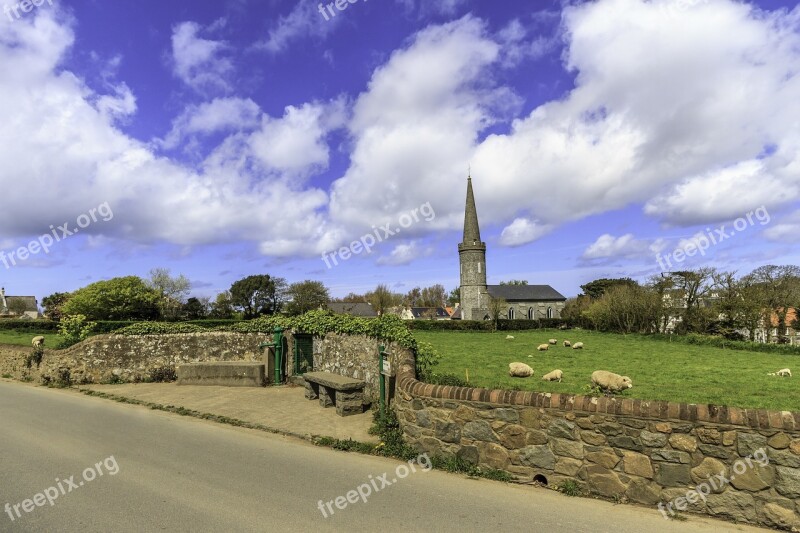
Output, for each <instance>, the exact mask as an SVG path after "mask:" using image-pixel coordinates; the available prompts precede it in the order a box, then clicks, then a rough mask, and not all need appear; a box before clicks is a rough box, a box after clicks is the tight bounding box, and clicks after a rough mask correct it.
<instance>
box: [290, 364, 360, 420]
mask: <svg viewBox="0 0 800 533" xmlns="http://www.w3.org/2000/svg"><path fill="white" fill-rule="evenodd" d="M303 379H304V380H305V382H306V398H307V399H309V400H315V399H317V398H319V404H320V405H321V406H322V407H331V406H335V407H336V414H338V415H339V416H349V415H357V414H361V413H363V412H364V387H365V386H366V383H365V382H364V381H361V380H358V379H353V378H348V377H345V376H340V375H339V374H333V373H331V372H306V373H305V374H303Z"/></svg>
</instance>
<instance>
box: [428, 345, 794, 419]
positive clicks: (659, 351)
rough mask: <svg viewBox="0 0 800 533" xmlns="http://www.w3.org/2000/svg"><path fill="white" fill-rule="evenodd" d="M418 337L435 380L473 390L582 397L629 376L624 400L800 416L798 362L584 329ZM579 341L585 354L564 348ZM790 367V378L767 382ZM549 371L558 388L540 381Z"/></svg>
mask: <svg viewBox="0 0 800 533" xmlns="http://www.w3.org/2000/svg"><path fill="white" fill-rule="evenodd" d="M508 334H509V333H507V332H496V333H486V332H462V331H415V332H414V336H415V337H416V338H417V339H418V340H419V341H425V342H429V343H431V344H432V345H433V346H434V348H436V350H437V351H438V352H439V353H440V354H441V355H442V360H441V362H440V363H439V365H438V366H437V367H436V368H434V369H433V371H434V372H435V373H436V374H452V375H455V376H457V377H459V378H460V379H462V380H464V379H466V377H467V374H468V375H469V384H470V385H471V386H475V387H488V388H514V389H521V390H534V391H540V392H563V393H570V394H582V393H586V392H587V389H586V386H587V385H589V377H590V376H591V374H592V372H594V371H595V370H609V371H611V372H616V373H617V374H622V375H625V376H630V378H631V379H632V380H633V389H630V390H628V391H626V392H625V393H623V394H622V395H621V396H623V397H631V398H640V399H643V400H668V401H673V402H686V403H713V404H717V405H730V406H736V407H744V408H763V409H777V410H790V411H800V365H798V364H797V363H798V362H800V356H798V355H782V354H771V353H761V352H748V351H738V350H728V349H722V348H715V347H709V346H695V345H687V344H683V343H676V342H669V341H668V340H657V339H652V338H648V337H647V336H642V335H619V334H613V333H597V332H592V331H585V330H567V331H559V330H531V331H514V332H510V334H511V335H513V336H514V339H513V340H506V335H508ZM550 338H555V339H558V345H556V346H550V349H549V350H548V351H545V352H538V351H536V347H537V346H538V345H540V344H542V343H546V342H547V341H548V339H550ZM565 339H566V340H569V341H571V342H572V343H575V342H583V343H584V346H585V348H584V349H583V350H573V349H570V348H565V347H564V346H563V341H564V340H565ZM512 362H522V363H526V364H528V365H529V366H530V367H531V368H533V370H534V376H533V377H530V378H512V377H510V376H509V375H508V364H509V363H512ZM781 368H789V369H791V370H792V371H793V372H794V373H795V376H794V377H792V378H781V377H774V376H768V375H767V373H768V372H775V371H776V370H779V369H781ZM554 369H560V370H562V371H563V372H564V380H563V381H562V382H561V383H548V382H544V381H541V377H542V376H543V375H544V374H546V373H548V372H550V371H551V370H554Z"/></svg>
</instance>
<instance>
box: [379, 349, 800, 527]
mask: <svg viewBox="0 0 800 533" xmlns="http://www.w3.org/2000/svg"><path fill="white" fill-rule="evenodd" d="M395 406H396V409H397V411H398V418H399V419H400V422H401V425H402V427H403V431H404V434H405V437H406V439H407V441H408V442H409V443H410V444H412V445H413V446H415V447H416V448H417V449H418V450H419V451H420V452H423V451H424V452H427V453H429V454H440V455H446V456H454V455H455V456H458V457H460V458H462V459H463V460H465V461H468V462H470V463H472V464H477V465H480V466H483V467H488V468H496V469H500V470H504V471H506V472H509V473H510V474H512V475H514V476H516V477H517V478H518V479H520V480H522V481H533V480H536V481H540V482H543V483H547V484H548V485H550V486H559V485H561V484H562V483H563V482H564V481H567V480H572V481H573V482H575V483H576V484H577V485H578V486H579V487H581V488H582V489H583V491H584V492H585V493H588V494H593V495H598V496H602V497H605V498H612V499H615V500H617V501H629V502H634V503H639V504H644V505H653V506H655V505H657V504H658V503H659V502H673V507H672V509H675V508H676V505H677V504H678V503H680V504H681V505H680V506H679V507H678V509H680V507H683V509H680V510H688V511H689V512H696V513H703V514H709V515H712V516H716V517H720V518H726V519H731V520H737V521H743V522H749V523H752V524H758V525H763V526H768V527H778V528H784V529H791V528H792V527H797V528H800V413H790V412H780V411H764V410H749V409H748V410H744V409H736V408H732V407H724V406H714V405H694V404H677V403H670V402H660V401H652V402H647V401H642V400H633V399H620V398H605V397H603V398H592V397H587V396H572V395H565V394H550V393H547V394H543V393H535V392H524V391H503V390H492V391H490V390H486V389H475V388H468V387H450V386H441V385H429V384H425V383H421V382H419V381H417V380H416V378H415V375H414V360H413V356H411V357H408V358H407V359H405V360H403V361H402V362H401V364H400V366H399V374H398V382H397V390H396V396H395ZM761 449H763V452H764V454H765V455H763V456H761V455H760V452H759V451H758V450H761ZM754 454H757V455H755V456H756V457H765V458H768V464H767V465H766V466H761V464H760V463H767V461H765V460H764V461H760V462H759V461H756V460H753V459H751V462H750V466H748V467H747V469H746V471H745V472H743V473H741V474H739V471H741V470H742V468H741V467H738V466H736V463H737V462H738V461H741V460H742V459H743V458H746V457H752V456H754ZM734 468H736V469H737V472H735V473H734V472H733V471H732V470H733V469H734ZM716 474H722V475H724V476H725V478H726V479H730V484H723V483H722V482H720V481H719V478H716V477H715V475H716ZM709 478H712V480H713V481H714V482H715V484H716V483H718V484H719V487H717V489H716V490H713V491H712V493H711V494H709V495H708V496H707V497H706V499H705V501H704V500H703V499H702V498H694V501H693V502H687V500H685V499H684V500H676V499H677V498H681V497H686V496H687V492H688V491H690V490H691V489H694V488H695V487H697V485H698V484H702V483H703V482H707V480H709ZM709 486H711V485H710V484H709ZM664 509H665V512H666V506H665V507H664Z"/></svg>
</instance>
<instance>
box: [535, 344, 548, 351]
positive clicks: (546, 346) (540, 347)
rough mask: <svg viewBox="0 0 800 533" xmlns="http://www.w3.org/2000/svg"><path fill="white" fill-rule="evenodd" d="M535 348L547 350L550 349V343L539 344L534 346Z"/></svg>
mask: <svg viewBox="0 0 800 533" xmlns="http://www.w3.org/2000/svg"><path fill="white" fill-rule="evenodd" d="M536 349H537V350H539V351H540V352H546V351H547V350H549V349H550V345H549V344H540V345H539V346H537V347H536Z"/></svg>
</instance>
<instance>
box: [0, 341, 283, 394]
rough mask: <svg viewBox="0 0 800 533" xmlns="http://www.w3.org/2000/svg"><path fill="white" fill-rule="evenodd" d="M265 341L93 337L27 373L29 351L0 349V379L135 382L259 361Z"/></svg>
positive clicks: (58, 352) (49, 357)
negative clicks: (166, 371) (182, 368)
mask: <svg viewBox="0 0 800 533" xmlns="http://www.w3.org/2000/svg"><path fill="white" fill-rule="evenodd" d="M269 340H270V337H269V336H268V335H262V334H256V333H232V332H204V333H183V334H174V335H143V336H126V335H113V334H112V335H98V336H95V337H90V338H89V339H87V340H85V341H83V342H81V343H79V344H76V345H75V346H71V347H70V348H67V349H66V350H51V349H46V350H45V354H44V358H43V359H42V364H41V366H40V367H39V369H37V368H36V366H35V365H34V367H33V368H32V369H31V370H27V369H26V368H25V359H26V358H27V357H28V355H30V354H31V353H32V348H30V347H23V346H8V345H2V346H0V375H6V374H8V375H11V376H12V377H14V378H15V379H22V378H24V377H25V376H28V377H30V378H32V379H33V380H35V381H38V380H40V379H41V378H42V377H43V376H45V377H50V378H51V379H55V378H56V377H58V375H59V372H60V371H61V370H62V369H69V371H70V376H71V379H72V380H73V382H76V383H80V382H93V383H99V382H103V381H108V380H110V379H112V376H117V377H119V378H121V379H123V380H125V381H134V380H135V379H137V378H139V379H141V378H144V377H146V376H148V375H149V373H150V370H151V369H154V368H159V367H164V366H174V365H177V364H180V363H196V362H203V361H263V352H262V350H260V349H259V348H258V345H259V344H260V343H262V342H265V341H269Z"/></svg>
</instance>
